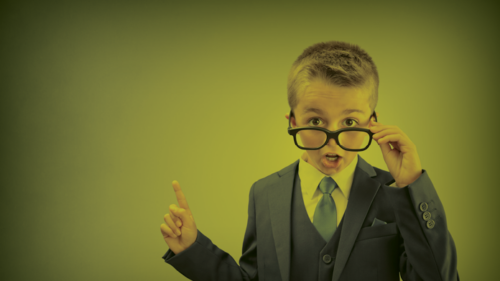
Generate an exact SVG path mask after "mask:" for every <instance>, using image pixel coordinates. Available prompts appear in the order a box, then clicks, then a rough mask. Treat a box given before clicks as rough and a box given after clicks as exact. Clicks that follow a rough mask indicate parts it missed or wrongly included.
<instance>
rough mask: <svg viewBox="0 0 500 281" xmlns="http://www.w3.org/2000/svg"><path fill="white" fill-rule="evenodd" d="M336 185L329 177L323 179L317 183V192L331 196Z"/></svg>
mask: <svg viewBox="0 0 500 281" xmlns="http://www.w3.org/2000/svg"><path fill="white" fill-rule="evenodd" d="M336 186H337V183H336V182H335V181H334V180H333V179H332V178H331V177H324V178H323V179H322V180H321V182H320V183H319V190H321V192H323V194H331V193H332V192H333V190H334V189H335V187H336Z"/></svg>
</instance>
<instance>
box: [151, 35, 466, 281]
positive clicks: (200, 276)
mask: <svg viewBox="0 0 500 281" xmlns="http://www.w3.org/2000/svg"><path fill="white" fill-rule="evenodd" d="M377 91H378V73H377V69H376V66H375V64H374V63H373V61H372V59H371V57H370V56H369V55H368V54H367V53H366V52H365V51H364V50H362V49H361V48H359V47H358V46H356V45H351V44H348V43H344V42H337V41H332V42H327V43H319V44H315V45H313V46H311V47H309V48H307V49H306V50H305V51H304V52H303V53H302V55H301V56H299V57H298V59H297V60H296V61H295V63H294V64H293V66H292V69H291V71H290V74H289V78H288V102H289V105H290V108H291V111H290V115H286V118H287V119H288V120H289V134H290V135H292V136H293V138H294V141H295V144H296V145H297V146H298V147H299V148H300V149H303V150H305V152H304V154H303V155H302V157H301V159H299V160H298V161H296V162H295V163H293V164H291V165H289V166H288V167H286V168H284V169H282V170H281V171H279V172H276V173H274V174H272V175H270V176H268V177H265V178H263V179H261V180H259V181H257V182H255V183H254V184H253V186H252V187H251V189H250V201H249V207H248V224H247V229H246V232H245V237H244V241H243V251H242V252H243V253H242V256H241V258H240V263H239V266H238V264H237V263H236V262H235V261H234V259H233V258H232V257H231V256H229V255H228V254H227V253H225V252H223V251H222V250H221V249H219V248H218V247H217V246H215V245H214V244H212V242H211V241H210V240H209V239H208V238H207V237H206V236H204V235H203V234H202V233H201V232H200V231H199V230H197V228H196V224H195V222H194V219H193V216H192V214H191V211H190V210H189V206H188V204H187V201H186V199H185V197H184V195H183V193H182V191H181V189H180V186H179V183H178V182H176V181H174V182H173V187H174V190H175V192H176V195H177V200H178V203H179V206H180V208H179V207H177V206H176V205H175V204H173V205H171V206H170V213H169V214H166V215H165V217H164V219H165V223H166V224H162V225H161V232H162V234H163V237H164V239H165V242H166V243H167V244H168V246H169V248H170V249H169V251H168V252H167V253H166V254H165V255H164V256H163V258H164V259H165V262H167V263H169V264H171V265H172V266H174V267H175V268H176V269H177V270H178V271H179V272H181V273H182V274H183V275H185V276H186V277H188V278H190V279H192V280H321V281H326V280H328V281H329V280H334V281H336V280H351V281H352V280H399V273H400V274H401V277H402V279H403V280H459V277H458V273H457V258H456V250H455V245H454V242H453V239H452V237H451V235H450V233H449V232H448V229H447V225H446V217H445V213H444V209H443V206H442V204H441V201H440V200H439V197H438V196H437V193H436V191H435V189H434V187H433V185H432V182H431V181H430V179H429V176H428V175H427V172H426V171H425V170H422V167H421V164H420V159H419V156H418V154H417V150H416V147H415V145H414V144H413V143H412V142H411V140H410V139H409V138H408V136H406V135H405V134H404V133H403V132H402V131H401V130H400V129H399V128H398V127H396V126H389V125H383V124H381V123H378V122H377V114H376V113H375V110H374V109H375V106H376V104H377V95H378V92H377ZM372 139H374V140H375V141H376V142H377V144H378V145H379V146H380V148H381V150H382V154H383V157H384V160H385V162H386V164H387V167H388V169H389V172H387V171H383V170H380V169H378V168H375V167H372V166H371V165H370V164H368V163H367V162H366V161H364V160H363V159H362V158H361V157H360V156H358V155H357V153H358V151H362V150H365V149H367V148H368V146H369V145H370V143H371V140H372Z"/></svg>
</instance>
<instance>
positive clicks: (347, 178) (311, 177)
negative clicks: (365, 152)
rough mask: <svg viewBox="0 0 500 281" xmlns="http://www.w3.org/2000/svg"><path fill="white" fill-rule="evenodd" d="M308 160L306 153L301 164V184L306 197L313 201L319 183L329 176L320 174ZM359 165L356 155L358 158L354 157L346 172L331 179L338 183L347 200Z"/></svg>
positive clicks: (343, 171)
mask: <svg viewBox="0 0 500 281" xmlns="http://www.w3.org/2000/svg"><path fill="white" fill-rule="evenodd" d="M306 160H307V152H304V154H302V157H301V158H300V162H299V177H300V184H301V188H302V192H303V193H304V196H307V198H308V199H312V198H313V197H314V194H315V192H316V189H317V188H318V185H319V183H320V182H321V180H322V179H323V178H324V177H325V176H328V175H325V174H323V173H322V172H320V171H319V170H318V169H316V168H315V167H314V166H312V165H311V164H309V163H308V162H306ZM357 165H358V155H356V157H354V159H353V160H352V162H351V163H350V164H349V166H347V167H346V168H345V169H344V170H342V171H340V173H336V174H333V175H331V178H332V179H333V180H334V181H335V182H336V183H337V185H338V187H339V188H340V190H341V191H342V193H343V194H344V196H345V198H346V199H349V194H350V192H351V186H352V181H353V179H354V171H355V170H356V166H357Z"/></svg>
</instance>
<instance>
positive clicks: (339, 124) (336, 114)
mask: <svg viewBox="0 0 500 281" xmlns="http://www.w3.org/2000/svg"><path fill="white" fill-rule="evenodd" d="M367 84H369V83H367ZM370 92H371V88H370V86H368V85H367V86H365V87H362V88H353V87H340V86H333V85H329V84H326V83H324V82H323V81H320V80H316V81H314V82H311V83H310V84H309V86H307V87H306V88H305V89H304V91H303V92H301V93H299V96H298V104H297V106H296V108H295V109H294V110H293V113H294V117H290V118H292V119H291V123H292V127H294V128H295V127H309V126H315V127H323V128H326V129H328V130H330V131H336V130H338V129H342V128H349V127H357V128H368V124H369V123H370V116H371V114H372V112H371V109H370V106H369V103H368V97H369V95H370ZM306 153H307V154H308V155H307V156H308V160H307V162H308V163H309V164H311V165H313V166H314V167H315V168H316V169H318V170H319V171H321V172H322V173H323V174H326V175H332V174H336V173H339V172H340V171H342V170H343V169H344V168H345V167H347V166H348V165H349V164H350V163H351V162H352V160H353V159H354V157H356V155H357V154H358V153H357V152H356V151H346V150H343V149H342V148H341V147H340V146H338V145H337V143H336V142H335V140H334V139H330V141H329V142H328V144H327V145H325V146H324V147H322V148H320V149H318V150H306ZM330 154H332V155H333V154H336V155H338V157H337V158H336V159H335V157H333V158H332V157H327V155H330Z"/></svg>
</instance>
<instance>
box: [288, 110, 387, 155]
mask: <svg viewBox="0 0 500 281" xmlns="http://www.w3.org/2000/svg"><path fill="white" fill-rule="evenodd" d="M292 116H293V112H292V111H290V115H289V118H288V134H289V135H292V136H293V140H294V141H295V145H297V147H298V148H300V149H304V150H317V149H320V148H322V147H323V146H325V145H326V144H327V143H328V142H329V141H330V139H332V138H333V139H334V140H335V142H336V143H337V145H338V146H340V147H341V148H342V149H344V150H347V151H363V150H366V149H368V147H369V146H370V144H371V142H372V137H373V135H374V133H372V132H371V131H370V129H363V128H343V129H339V130H336V131H334V132H332V131H330V130H327V129H325V128H321V127H301V128H292V126H291V119H292ZM371 116H373V117H375V121H376V122H378V121H377V114H376V113H375V111H373V114H372V115H371ZM371 116H370V118H371Z"/></svg>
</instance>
